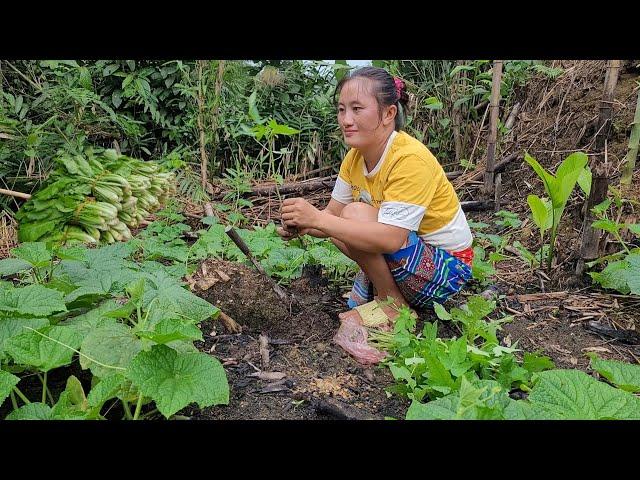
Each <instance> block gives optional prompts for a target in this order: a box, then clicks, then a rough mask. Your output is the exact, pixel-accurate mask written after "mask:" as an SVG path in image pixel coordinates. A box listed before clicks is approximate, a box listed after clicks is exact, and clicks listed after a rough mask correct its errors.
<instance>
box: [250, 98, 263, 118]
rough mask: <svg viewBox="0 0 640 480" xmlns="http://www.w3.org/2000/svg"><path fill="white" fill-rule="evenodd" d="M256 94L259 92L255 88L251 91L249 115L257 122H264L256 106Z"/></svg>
mask: <svg viewBox="0 0 640 480" xmlns="http://www.w3.org/2000/svg"><path fill="white" fill-rule="evenodd" d="M256 95H257V92H256V91H255V90H254V91H253V92H251V95H249V117H250V118H251V120H253V121H254V122H255V123H262V122H263V120H262V119H261V118H260V113H259V112H258V108H257V107H256Z"/></svg>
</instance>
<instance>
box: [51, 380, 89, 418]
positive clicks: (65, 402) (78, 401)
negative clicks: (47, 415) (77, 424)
mask: <svg viewBox="0 0 640 480" xmlns="http://www.w3.org/2000/svg"><path fill="white" fill-rule="evenodd" d="M51 414H52V417H53V418H54V419H56V420H58V419H59V420H83V419H88V418H92V417H93V418H96V417H97V414H95V415H92V412H91V411H90V410H89V404H88V402H87V398H86V396H85V394H84V390H83V388H82V384H81V383H80V381H79V380H78V379H77V378H76V377H75V376H74V375H71V376H70V377H69V378H67V385H66V388H65V389H64V391H63V392H62V393H61V394H60V397H59V398H58V401H57V402H56V404H55V405H54V406H53V408H52V410H51Z"/></svg>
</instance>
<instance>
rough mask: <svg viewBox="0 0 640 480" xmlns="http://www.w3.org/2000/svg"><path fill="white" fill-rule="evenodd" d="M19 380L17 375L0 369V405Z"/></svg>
mask: <svg viewBox="0 0 640 480" xmlns="http://www.w3.org/2000/svg"><path fill="white" fill-rule="evenodd" d="M19 381H20V378H19V377H16V376H15V375H12V374H10V373H9V372H5V371H4V370H0V405H2V402H4V400H5V399H6V398H7V397H8V396H9V395H10V394H11V391H12V390H13V387H15V386H16V385H17V384H18V382H19Z"/></svg>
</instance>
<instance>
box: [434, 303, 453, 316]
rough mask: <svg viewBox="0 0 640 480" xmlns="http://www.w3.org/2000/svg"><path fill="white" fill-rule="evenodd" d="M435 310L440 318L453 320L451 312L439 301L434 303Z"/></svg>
mask: <svg viewBox="0 0 640 480" xmlns="http://www.w3.org/2000/svg"><path fill="white" fill-rule="evenodd" d="M433 310H434V311H435V312H436V315H437V316H438V318H439V319H440V320H451V318H452V317H451V314H450V313H449V312H447V310H446V309H445V308H444V307H443V306H442V305H440V304H439V303H438V302H434V303H433Z"/></svg>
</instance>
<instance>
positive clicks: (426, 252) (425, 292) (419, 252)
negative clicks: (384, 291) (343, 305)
mask: <svg viewBox="0 0 640 480" xmlns="http://www.w3.org/2000/svg"><path fill="white" fill-rule="evenodd" d="M384 258H385V260H386V261H387V265H389V270H391V274H392V275H393V278H394V280H395V281H396V284H397V285H398V289H399V290H400V292H401V293H402V295H403V296H404V298H405V300H406V301H407V302H408V303H409V305H410V306H411V307H413V308H418V309H422V308H425V307H428V306H430V305H431V304H432V303H433V302H434V301H435V302H438V303H444V302H445V300H447V298H449V297H450V296H451V295H453V294H455V293H457V292H459V291H460V289H461V288H462V287H463V286H464V285H465V284H466V283H467V282H468V281H469V279H471V267H470V266H469V265H467V264H466V263H464V262H463V261H461V260H460V259H458V258H456V257H455V256H453V255H452V254H451V253H449V252H447V251H446V250H443V249H441V248H438V247H434V246H433V245H429V244H428V243H426V242H425V241H424V240H423V239H422V238H420V237H419V236H418V235H417V233H416V232H411V233H410V234H409V238H408V242H407V246H406V247H404V248H401V249H400V250H398V251H397V252H395V253H391V254H384ZM373 297H374V292H373V283H372V282H371V280H369V278H368V277H367V276H366V275H365V274H364V272H362V271H360V272H358V274H357V275H356V277H355V280H354V283H353V288H352V289H351V294H350V297H349V300H348V301H347V305H348V306H349V308H354V307H356V306H358V305H362V304H364V303H367V302H370V301H372V300H373V299H374V298H373ZM381 300H384V299H381Z"/></svg>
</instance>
